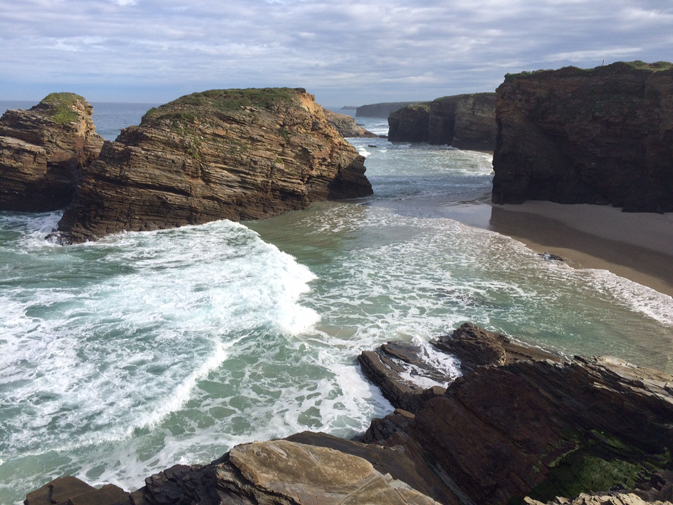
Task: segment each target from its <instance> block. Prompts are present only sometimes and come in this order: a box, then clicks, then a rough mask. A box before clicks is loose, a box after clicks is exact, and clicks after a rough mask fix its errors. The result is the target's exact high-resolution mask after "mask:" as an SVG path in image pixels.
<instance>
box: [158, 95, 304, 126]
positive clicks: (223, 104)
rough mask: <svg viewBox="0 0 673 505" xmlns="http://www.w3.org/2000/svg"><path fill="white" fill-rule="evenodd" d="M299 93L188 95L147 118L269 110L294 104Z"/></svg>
mask: <svg viewBox="0 0 673 505" xmlns="http://www.w3.org/2000/svg"><path fill="white" fill-rule="evenodd" d="M299 91H302V92H303V91H304V90H297V89H293V88H248V89H211V90H209V91H203V92H201V93H192V94H191V95H185V96H183V97H180V98H178V99H177V100H173V101H172V102H169V103H167V104H165V105H162V106H160V107H154V108H152V109H150V110H149V111H147V114H145V117H146V118H148V119H157V118H163V117H167V116H168V117H172V118H174V119H180V120H186V121H189V120H193V119H194V118H195V117H196V116H195V113H194V112H193V110H194V109H201V110H206V111H207V110H209V109H210V110H213V111H222V112H238V111H240V110H241V108H242V107H255V108H258V109H268V108H271V107H272V106H273V105H278V104H290V103H293V101H294V100H295V97H296V95H297V93H298V92H299Z"/></svg>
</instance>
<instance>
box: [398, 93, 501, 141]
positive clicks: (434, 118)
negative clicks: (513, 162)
mask: <svg viewBox="0 0 673 505" xmlns="http://www.w3.org/2000/svg"><path fill="white" fill-rule="evenodd" d="M495 103H496V94H495V93H474V94H469V95H455V96H445V97H442V98H437V99H436V100H433V101H432V102H425V103H417V104H411V105H407V106H406V107H403V108H402V109H399V110H397V111H394V112H392V113H391V114H390V116H389V117H388V126H389V130H388V140H391V141H393V142H396V141H399V142H429V143H430V144H447V145H451V146H454V147H458V148H462V149H483V150H492V149H494V148H495V138H496V134H497V131H498V128H497V125H496V122H495Z"/></svg>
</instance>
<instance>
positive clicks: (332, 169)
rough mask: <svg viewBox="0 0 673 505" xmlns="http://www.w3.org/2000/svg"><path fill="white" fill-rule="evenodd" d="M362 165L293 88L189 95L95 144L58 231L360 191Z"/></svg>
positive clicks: (263, 211) (258, 212)
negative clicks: (111, 138)
mask: <svg viewBox="0 0 673 505" xmlns="http://www.w3.org/2000/svg"><path fill="white" fill-rule="evenodd" d="M363 163H364V158H363V157H362V156H360V155H359V154H358V153H357V151H356V150H355V148H354V147H353V146H351V145H350V144H349V143H348V142H347V141H346V140H345V139H344V138H343V137H342V136H341V135H339V133H338V132H337V131H336V130H335V129H334V128H333V127H332V126H330V125H329V123H328V122H327V118H326V117H325V114H324V113H323V109H322V107H320V106H319V105H317V104H316V103H315V101H314V97H313V95H310V94H308V93H306V92H305V90H303V89H288V88H274V89H248V90H213V91H206V92H203V93H194V94H192V95H188V96H184V97H182V98H180V99H178V100H175V101H174V102H171V103H168V104H166V105H162V106H161V107H159V108H156V109H152V110H150V111H148V112H147V114H146V115H145V116H144V117H143V119H142V122H141V124H140V125H139V126H133V127H130V128H127V129H125V130H123V131H122V133H121V134H120V135H119V137H118V138H117V140H116V141H115V142H106V143H105V145H104V146H103V150H102V151H101V154H100V158H99V159H98V160H97V161H96V162H95V163H93V164H92V165H91V166H90V167H89V168H88V169H87V170H86V172H85V173H84V176H83V178H82V181H81V184H80V185H79V186H78V189H77V193H76V195H75V199H74V201H73V203H72V205H71V206H70V207H69V208H68V209H67V210H66V212H65V214H64V216H63V218H62V220H61V222H60V223H59V233H60V236H61V238H62V240H63V241H65V242H82V241H85V240H93V239H96V238H99V237H102V236H104V235H107V234H109V233H117V232H120V231H123V230H133V231H142V230H157V229H163V228H171V227H177V226H183V225H188V224H199V223H205V222H208V221H213V220H217V219H225V218H226V219H231V220H234V221H238V220H243V219H259V218H264V217H269V216H273V215H276V214H279V213H282V212H285V211H288V210H296V209H304V208H307V207H308V206H309V205H310V204H311V202H315V201H318V200H326V199H344V198H355V197H362V196H367V195H370V194H371V193H372V188H371V184H370V183H369V181H368V180H367V178H366V177H365V175H364V172H365V167H364V164H363Z"/></svg>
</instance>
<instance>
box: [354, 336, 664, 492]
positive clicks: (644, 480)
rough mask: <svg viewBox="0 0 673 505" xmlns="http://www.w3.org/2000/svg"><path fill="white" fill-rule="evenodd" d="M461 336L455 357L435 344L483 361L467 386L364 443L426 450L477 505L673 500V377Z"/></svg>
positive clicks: (399, 416) (390, 422) (379, 424)
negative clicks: (629, 497) (616, 492)
mask: <svg viewBox="0 0 673 505" xmlns="http://www.w3.org/2000/svg"><path fill="white" fill-rule="evenodd" d="M454 337H455V339H456V340H458V341H459V342H456V343H454V344H451V345H450V347H449V344H447V343H446V342H445V343H444V344H441V343H440V342H442V340H445V341H446V340H450V338H443V339H440V340H439V341H437V342H436V343H435V344H436V345H437V344H439V347H444V348H445V349H449V348H450V349H452V350H455V351H456V352H458V353H461V355H462V356H463V357H464V358H465V357H468V358H469V357H472V358H470V359H473V361H472V363H471V364H470V365H469V366H468V367H466V368H465V369H464V372H465V375H464V376H463V377H460V378H458V379H456V380H455V381H453V382H452V383H451V384H449V386H448V388H447V389H446V392H445V393H444V394H443V395H439V396H435V397H434V398H431V399H429V400H427V401H426V402H425V403H424V404H423V405H422V406H421V407H420V408H417V409H416V411H415V415H410V414H409V415H405V414H404V413H403V412H402V411H396V412H395V413H393V414H391V415H389V416H387V417H386V418H385V419H383V420H374V421H373V422H372V425H371V427H370V429H369V430H368V432H367V433H366V434H365V436H364V437H363V440H364V441H365V442H374V443H378V444H382V445H385V446H389V447H392V446H403V447H408V448H409V450H410V451H412V452H418V451H419V448H420V451H421V453H422V454H423V455H424V456H425V458H426V459H427V460H428V461H432V462H434V464H433V465H431V466H432V467H433V469H434V470H435V471H436V472H438V474H444V475H446V476H447V477H446V478H445V479H444V480H445V481H446V482H449V483H452V485H451V486H450V487H451V489H452V491H453V492H454V493H455V494H456V496H461V494H462V496H464V497H467V499H469V500H471V501H472V502H474V503H492V504H505V503H508V502H510V501H512V500H514V501H516V500H522V499H523V498H524V497H526V496H529V497H530V498H531V499H536V500H540V501H549V500H552V499H554V498H555V497H556V496H571V497H572V496H576V495H578V494H579V493H581V492H589V491H595V492H598V491H609V490H610V489H613V488H615V487H619V488H621V489H626V490H630V491H633V492H635V493H637V494H638V495H639V496H646V497H647V498H648V499H660V500H661V499H668V498H667V497H666V496H665V493H666V492H669V491H670V488H671V485H670V484H671V482H673V480H671V479H670V473H669V474H666V473H665V472H664V471H665V470H667V469H670V468H669V467H670V466H671V464H672V462H671V456H670V455H671V451H672V450H673V395H672V393H673V377H671V376H669V375H667V374H664V373H661V372H657V371H654V370H649V369H646V368H641V367H636V366H633V365H630V364H628V363H626V362H624V361H622V360H619V359H616V358H610V357H601V358H592V359H583V358H579V357H576V358H574V359H573V360H570V361H561V360H559V359H558V358H555V357H554V358H553V359H550V356H552V355H549V356H545V354H544V353H543V354H542V355H539V354H538V352H539V351H537V350H532V352H527V351H522V350H521V349H520V347H523V346H519V345H518V344H515V348H514V349H513V350H512V352H511V354H509V353H508V351H507V350H506V346H507V345H508V344H507V343H506V342H504V341H503V339H502V338H500V337H501V336H498V335H497V334H492V333H490V332H485V331H484V330H481V329H480V328H478V327H474V326H473V325H467V326H465V325H464V326H463V327H461V328H460V329H459V330H457V331H456V332H454ZM480 340H484V344H483V346H482V345H481V344H479V341H480ZM499 342H502V347H501V348H500V349H498V345H499V344H498V343H499ZM475 349H478V352H475ZM540 358H542V359H540ZM363 370H364V371H365V373H368V370H367V368H363ZM373 379H374V380H376V378H375V377H373ZM383 391H384V394H385V390H383ZM388 399H389V400H390V401H391V402H392V403H393V405H394V406H396V407H398V408H403V407H402V404H401V403H399V402H396V399H395V397H394V396H392V395H391V396H388ZM662 472H663V473H662ZM666 475H668V476H666ZM667 489H668V490H669V491H666V490H667ZM461 501H463V502H464V501H465V499H462V500H461Z"/></svg>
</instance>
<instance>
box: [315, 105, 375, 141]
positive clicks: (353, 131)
mask: <svg viewBox="0 0 673 505" xmlns="http://www.w3.org/2000/svg"><path fill="white" fill-rule="evenodd" d="M323 111H324V112H325V116H326V117H327V122H328V123H329V124H331V125H332V126H333V127H334V128H336V131H338V132H339V133H340V134H341V135H342V136H344V137H346V138H348V137H370V138H371V137H376V136H377V135H376V134H374V133H372V132H370V131H369V130H367V129H365V128H363V127H362V126H360V125H358V124H356V123H355V119H354V118H352V117H351V116H349V115H348V114H339V113H337V112H332V111H331V110H329V109H323Z"/></svg>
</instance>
